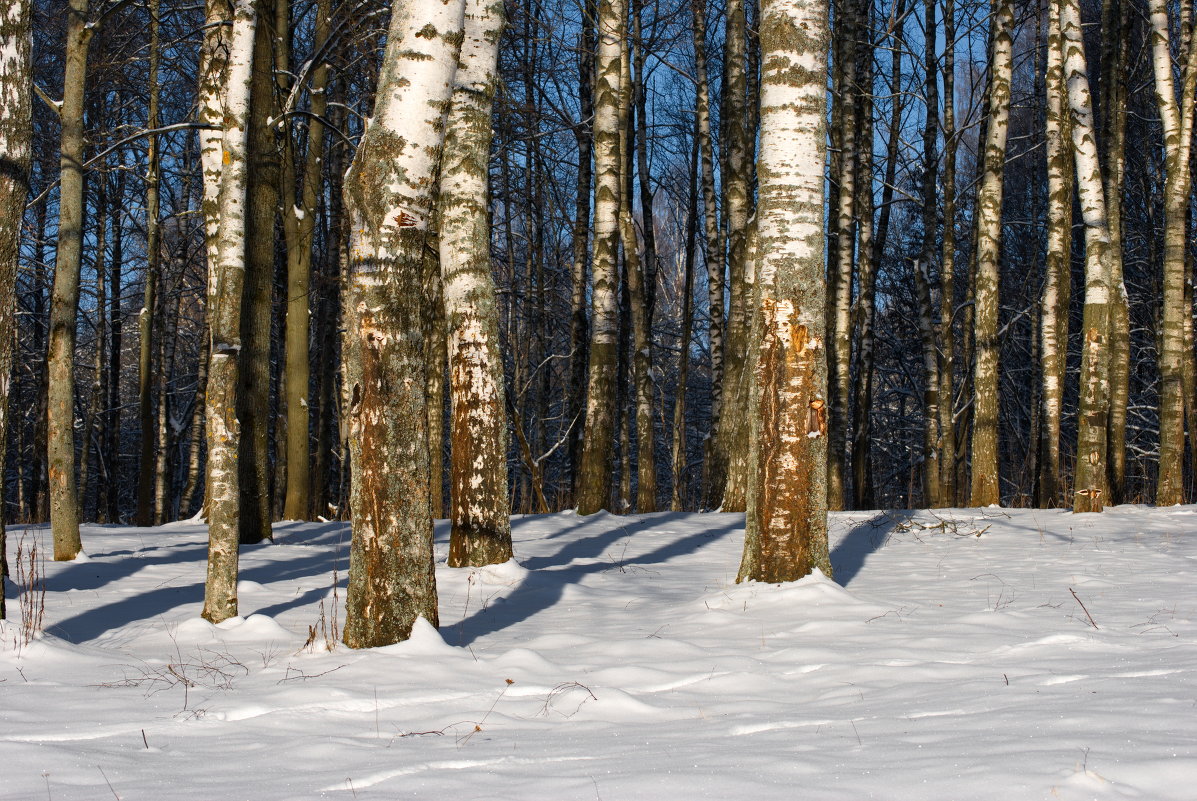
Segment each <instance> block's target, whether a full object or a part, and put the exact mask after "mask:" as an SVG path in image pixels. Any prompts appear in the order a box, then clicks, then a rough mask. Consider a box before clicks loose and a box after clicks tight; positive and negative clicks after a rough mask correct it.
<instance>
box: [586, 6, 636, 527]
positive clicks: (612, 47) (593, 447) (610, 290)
mask: <svg viewBox="0 0 1197 801" xmlns="http://www.w3.org/2000/svg"><path fill="white" fill-rule="evenodd" d="M627 11H628V9H627V2H626V0H601V2H600V3H599V8H598V19H597V26H598V39H599V45H598V53H597V56H596V67H595V72H596V75H595V98H594V172H595V188H594V225H593V230H594V246H593V247H594V252H593V255H592V257H591V280H592V282H593V290H592V293H591V320H590V366H589V371H588V375H587V380H586V417H585V424H584V429H583V437H582V457H581V466H580V469H579V475H578V487H577V496H576V497H577V510H578V514H580V515H588V514H593V513H595V512H597V511H599V510H600V509H604V508H606V507H607V506H608V504H609V503H610V495H611V474H612V472H613V468H614V443H615V375H616V372H617V364H618V360H617V358H616V357H617V351H618V345H619V302H618V292H617V288H618V284H619V270H618V251H619V205H620V196H621V195H622V194H623V193H622V190H621V181H620V176H621V169H620V167H621V164H620V148H619V135H620V112H619V108H620V94H621V93H620V84H621V79H620V74H621V62H622V56H623V49H624V48H623V39H624V35H625V33H626V31H627V15H628V14H627Z"/></svg>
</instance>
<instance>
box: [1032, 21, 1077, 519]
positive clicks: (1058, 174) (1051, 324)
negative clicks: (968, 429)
mask: <svg viewBox="0 0 1197 801" xmlns="http://www.w3.org/2000/svg"><path fill="white" fill-rule="evenodd" d="M1046 87H1047V123H1046V146H1047V250H1046V263H1045V267H1044V273H1045V274H1044V279H1043V296H1042V300H1041V306H1042V311H1041V316H1040V331H1039V341H1040V380H1041V381H1042V382H1043V386H1042V390H1041V394H1040V401H1041V403H1042V413H1041V414H1042V419H1041V423H1040V436H1041V439H1042V442H1041V445H1040V465H1039V488H1038V496H1039V505H1040V506H1042V507H1044V508H1051V507H1054V506H1058V505H1060V504H1062V503H1063V498H1061V493H1060V475H1061V474H1060V419H1061V414H1062V412H1063V407H1064V380H1065V367H1066V362H1067V359H1066V356H1067V351H1068V348H1067V345H1068V302H1069V295H1070V289H1071V286H1070V284H1071V274H1072V271H1071V263H1072V193H1073V166H1072V162H1073V159H1072V145H1071V142H1072V138H1071V133H1070V126H1069V120H1068V116H1067V108H1068V86H1067V84H1066V83H1065V82H1064V46H1063V42H1062V41H1061V32H1060V17H1059V15H1058V14H1057V13H1056V12H1055V7H1054V4H1053V6H1052V8H1051V9H1049V14H1048V35H1047V76H1046Z"/></svg>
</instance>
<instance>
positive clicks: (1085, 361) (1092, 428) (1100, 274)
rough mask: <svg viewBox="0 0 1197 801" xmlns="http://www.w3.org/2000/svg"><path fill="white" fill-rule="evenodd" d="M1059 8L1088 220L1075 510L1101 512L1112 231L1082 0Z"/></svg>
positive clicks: (1107, 408) (1061, 1) (1060, 4)
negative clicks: (1085, 42) (1090, 78)
mask: <svg viewBox="0 0 1197 801" xmlns="http://www.w3.org/2000/svg"><path fill="white" fill-rule="evenodd" d="M1056 13H1058V14H1059V16H1060V44H1061V46H1062V47H1063V48H1064V58H1063V62H1064V63H1063V67H1064V82H1065V84H1066V85H1067V87H1068V104H1069V109H1070V112H1071V115H1070V120H1069V123H1070V128H1071V131H1072V149H1073V155H1074V158H1075V163H1076V182H1077V192H1078V194H1079V196H1080V201H1081V217H1082V219H1083V220H1084V222H1085V310H1084V317H1083V320H1082V323H1081V326H1082V332H1083V334H1082V336H1083V338H1082V344H1081V384H1080V408H1079V409H1078V411H1077V462H1076V478H1075V482H1076V487H1075V494H1076V500H1075V502H1074V504H1073V510H1074V511H1077V512H1100V511H1101V510H1102V506H1103V504H1104V503H1105V499H1106V498H1107V497H1108V495H1109V491H1108V485H1107V481H1106V479H1107V448H1106V444H1107V439H1106V437H1107V433H1108V431H1107V426H1108V424H1109V416H1110V363H1109V360H1110V347H1109V342H1110V294H1111V293H1110V264H1109V262H1110V232H1109V228H1108V227H1107V225H1106V200H1105V187H1104V184H1103V182H1102V177H1101V160H1100V159H1099V157H1098V155H1097V131H1096V125H1095V124H1094V121H1093V100H1092V96H1091V94H1090V92H1089V78H1088V71H1087V68H1086V65H1085V44H1084V41H1083V39H1082V36H1081V10H1080V4H1079V2H1078V0H1058V3H1057V7H1056ZM1186 163H1187V162H1186Z"/></svg>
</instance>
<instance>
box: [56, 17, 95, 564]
mask: <svg viewBox="0 0 1197 801" xmlns="http://www.w3.org/2000/svg"><path fill="white" fill-rule="evenodd" d="M87 4H88V0H71V4H70V10H69V11H68V13H67V32H66V69H65V72H64V75H63V95H62V106H61V107H60V109H59V117H60V119H61V121H62V144H61V155H60V159H59V164H60V173H59V176H60V177H59V196H58V197H59V199H58V254H57V257H56V259H55V263H54V289H53V294H52V296H51V301H50V348H49V355H48V358H47V370H48V379H49V380H48V382H47V404H46V429H47V434H46V440H47V459H48V462H49V470H50V528H51V530H52V531H53V536H54V558H55V560H59V561H61V560H70V559H74V558H75V557H76V556H78V555H79V552H80V551H82V550H83V543H82V541H81V540H80V539H79V494H78V489H77V486H76V483H75V324H76V317H77V316H78V313H79V270H80V266H81V262H82V258H83V214H84V203H83V200H84V198H83V155H84V148H85V146H86V143H85V141H84V138H83V94H84V86H85V84H86V81H87V48H88V44H89V43H90V42H91V36H92V28H91V27H89V26H88V25H87Z"/></svg>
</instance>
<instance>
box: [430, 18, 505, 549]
mask: <svg viewBox="0 0 1197 801" xmlns="http://www.w3.org/2000/svg"><path fill="white" fill-rule="evenodd" d="M502 31H503V3H502V2H501V0H466V16H465V36H464V38H463V39H462V45H461V55H460V57H459V59H458V63H457V77H456V80H455V86H454V88H453V103H452V107H451V109H450V111H449V121H448V125H447V128H446V133H445V148H444V153H443V155H442V157H441V177H440V198H439V208H438V216H439V220H440V265H441V279H442V283H443V287H442V289H443V297H444V304H445V328H446V331H447V333H448V337H449V395H450V401H451V403H452V412H451V415H450V432H449V444H450V452H449V475H450V478H449V487H450V492H449V505H450V510H449V518H450V520H451V521H452V530H451V532H450V535H449V566H450V567H465V566H468V565H490V564H498V563H500V562H506V561H507V560H508V559H511V557H512V552H511V518H510V514H511V512H510V508H509V506H508V503H509V502H508V497H507V409H506V403H505V400H504V394H505V392H504V386H503V359H502V354H501V352H500V343H499V308H498V303H497V300H496V297H495V284H494V279H493V278H492V277H491V265H490V220H489V215H488V203H489V198H490V190H489V185H488V180H487V179H488V169H487V167H488V159H489V156H490V143H491V138H492V129H491V119H492V117H491V111H492V107H493V101H494V96H495V87H496V84H497V81H498V76H497V73H496V68H497V64H498V57H499V39H500V37H501V35H502ZM438 481H439V476H438V477H437V478H436V479H435V480H434V482H433V483H434V485H436V484H437V483H438Z"/></svg>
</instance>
